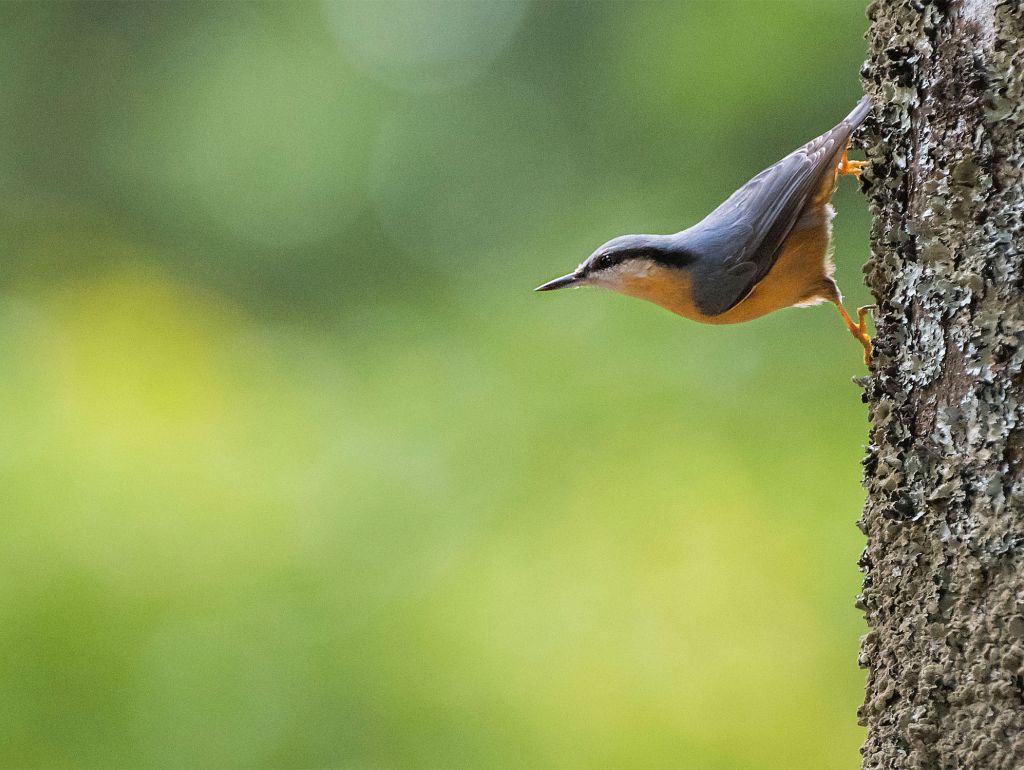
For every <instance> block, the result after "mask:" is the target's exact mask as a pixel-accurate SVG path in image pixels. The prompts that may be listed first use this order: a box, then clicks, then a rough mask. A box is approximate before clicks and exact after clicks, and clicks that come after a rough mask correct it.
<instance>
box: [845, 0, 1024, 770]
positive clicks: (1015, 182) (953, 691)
mask: <svg viewBox="0 0 1024 770" xmlns="http://www.w3.org/2000/svg"><path fill="white" fill-rule="evenodd" d="M868 16H869V19H870V21H871V29H870V31H869V41H870V47H871V53H870V59H869V60H868V62H867V63H866V64H865V67H864V70H863V75H864V78H865V81H866V87H867V90H868V91H869V92H870V93H872V94H873V95H874V96H875V101H876V104H875V109H874V114H873V117H872V119H870V120H869V121H868V123H867V124H866V126H865V129H864V131H863V136H862V143H863V145H864V147H865V149H866V152H867V154H868V157H869V159H870V160H871V162H872V165H871V168H870V170H869V172H868V173H867V174H866V175H865V180H866V187H867V191H868V193H869V195H870V198H871V203H872V210H873V214H874V224H873V227H872V233H871V240H872V259H871V261H870V262H869V264H868V265H867V266H866V268H865V272H866V274H867V282H868V285H869V286H870V287H871V289H872V291H873V292H874V294H875V296H876V298H877V303H878V311H877V317H876V322H877V337H876V345H875V353H876V354H875V362H874V365H873V368H872V374H871V376H870V377H868V378H866V380H865V383H864V384H865V394H864V397H865V400H866V402H867V404H868V415H869V418H870V420H871V426H872V427H871V440H870V446H869V448H868V454H867V457H866V458H865V460H864V468H865V475H864V480H865V486H866V488H867V492H868V498H867V503H866V505H865V510H864V515H863V517H862V519H861V522H860V526H861V528H862V530H863V531H864V533H865V534H866V536H867V547H866V548H865V551H864V554H863V556H862V559H861V566H862V568H863V570H864V590H863V594H862V595H861V597H860V598H859V599H858V607H860V608H861V609H862V610H863V611H864V613H865V615H866V617H867V620H868V624H869V627H870V631H869V633H868V634H867V635H866V636H865V637H864V639H863V640H862V645H861V654H860V662H861V664H862V665H863V666H864V667H865V668H867V669H868V682H867V691H866V695H865V701H864V705H863V707H862V708H861V711H860V719H861V723H862V724H864V725H866V726H867V728H868V734H867V739H866V741H865V744H864V747H863V752H862V753H863V757H864V767H866V768H940V769H941V768H951V769H952V768H996V769H1001V768H1006V769H1007V770H1009V769H1010V768H1024V254H1022V247H1024V55H1022V52H1021V42H1020V41H1021V40H1022V39H1024V10H1022V8H1021V3H1020V2H1018V0H944V1H941V2H940V1H935V2H925V1H924V0H876V1H875V2H874V3H872V4H871V6H870V7H869V9H868Z"/></svg>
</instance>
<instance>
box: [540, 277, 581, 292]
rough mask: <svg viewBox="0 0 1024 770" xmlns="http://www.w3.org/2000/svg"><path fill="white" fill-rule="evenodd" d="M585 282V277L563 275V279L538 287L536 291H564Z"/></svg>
mask: <svg viewBox="0 0 1024 770" xmlns="http://www.w3.org/2000/svg"><path fill="white" fill-rule="evenodd" d="M583 282H584V281H583V276H581V275H578V274H576V273H569V275H563V276H562V277H561V278H556V279H555V280H553V281H548V282H547V283H545V284H542V285H541V286H538V287H537V288H536V289H534V291H554V290H555V289H564V288H566V287H567V286H579V285H580V284H582V283H583Z"/></svg>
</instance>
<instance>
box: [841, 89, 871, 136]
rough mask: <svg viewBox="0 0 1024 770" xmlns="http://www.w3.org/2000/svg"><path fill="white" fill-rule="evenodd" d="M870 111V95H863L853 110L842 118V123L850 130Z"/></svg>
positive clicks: (861, 121) (862, 120)
mask: <svg viewBox="0 0 1024 770" xmlns="http://www.w3.org/2000/svg"><path fill="white" fill-rule="evenodd" d="M870 112H871V97H870V96H865V97H863V98H862V99H861V100H860V101H859V102H857V106H856V107H854V108H853V112H851V113H850V114H849V115H847V116H846V117H845V118H843V123H845V124H846V125H847V126H849V127H850V131H851V132H852V131H853V130H854V129H855V128H857V126H859V125H860V124H861V123H863V122H864V118H866V117H867V116H868V113H870Z"/></svg>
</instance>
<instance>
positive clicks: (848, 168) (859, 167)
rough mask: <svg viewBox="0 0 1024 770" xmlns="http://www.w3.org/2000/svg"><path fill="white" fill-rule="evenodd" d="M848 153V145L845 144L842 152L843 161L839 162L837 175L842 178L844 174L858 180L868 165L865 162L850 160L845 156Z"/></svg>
mask: <svg viewBox="0 0 1024 770" xmlns="http://www.w3.org/2000/svg"><path fill="white" fill-rule="evenodd" d="M849 151H850V145H849V143H847V145H846V149H845V150H843V159H842V160H841V161H839V175H840V176H844V175H846V174H852V175H853V176H855V177H857V178H858V179H860V175H861V173H862V172H863V171H864V168H865V167H866V166H867V165H868V162H867V161H866V160H850V158H849V157H848V155H847V153H849Z"/></svg>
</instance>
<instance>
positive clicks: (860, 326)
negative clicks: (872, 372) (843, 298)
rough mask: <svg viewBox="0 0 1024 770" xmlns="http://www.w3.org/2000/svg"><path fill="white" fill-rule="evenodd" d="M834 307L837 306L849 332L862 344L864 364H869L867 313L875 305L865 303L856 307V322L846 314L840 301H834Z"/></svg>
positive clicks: (869, 338)
mask: <svg viewBox="0 0 1024 770" xmlns="http://www.w3.org/2000/svg"><path fill="white" fill-rule="evenodd" d="M836 307H837V308H839V314H840V315H841V316H842V317H843V323H845V324H846V328H847V329H848V330H849V332H850V334H852V335H853V336H854V339H856V340H857V341H858V342H859V343H860V344H861V345H863V346H864V365H865V366H871V337H870V336H869V335H868V323H867V314H868V313H869V312H870V311H871V310H874V308H875V306H874V305H865V306H864V307H859V308H857V323H854V322H853V319H852V318H850V316H849V315H847V313H846V309H845V308H844V307H843V305H842V303H840V302H836Z"/></svg>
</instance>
